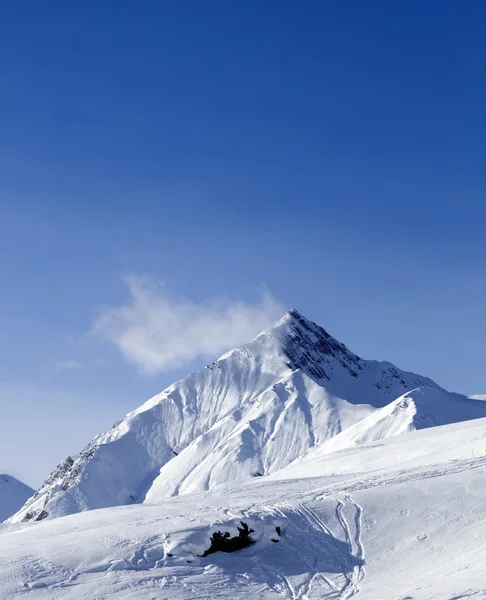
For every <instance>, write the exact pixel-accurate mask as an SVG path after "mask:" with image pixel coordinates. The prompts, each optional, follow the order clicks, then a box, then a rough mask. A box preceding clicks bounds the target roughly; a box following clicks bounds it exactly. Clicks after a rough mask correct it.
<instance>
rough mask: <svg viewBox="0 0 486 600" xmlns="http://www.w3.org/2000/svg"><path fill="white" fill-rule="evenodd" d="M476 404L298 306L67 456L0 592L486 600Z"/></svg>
mask: <svg viewBox="0 0 486 600" xmlns="http://www.w3.org/2000/svg"><path fill="white" fill-rule="evenodd" d="M485 492H486V403H485V402H484V401H483V400H482V399H481V396H476V397H474V398H473V397H470V398H467V397H465V396H462V395H460V394H455V393H450V392H448V391H446V390H444V389H442V388H441V387H440V386H438V385H437V384H436V383H434V382H433V381H432V380H430V379H428V378H426V377H422V376H420V375H416V374H413V373H407V372H404V371H401V370H400V369H398V368H396V367H394V366H393V365H392V364H390V363H386V362H376V361H370V360H364V359H362V358H359V357H358V356H356V355H355V354H353V353H352V352H351V351H350V350H348V349H347V348H346V347H345V346H344V345H343V344H341V343H340V342H338V341H337V340H336V339H334V338H333V337H331V336H330V335H329V334H328V333H327V332H326V331H325V330H324V329H322V328H321V327H319V326H317V325H316V324H314V323H312V322H310V321H308V320H307V319H305V318H304V317H303V316H302V315H300V314H299V313H298V312H297V311H290V312H289V313H287V314H286V315H285V316H284V317H283V318H282V319H281V320H280V321H279V322H278V323H277V324H276V325H275V326H274V327H272V328H270V329H268V330H265V331H263V332H262V333H261V334H260V335H259V336H258V337H257V338H256V339H255V340H253V341H252V342H250V343H248V344H246V345H244V346H241V347H239V348H236V349H234V350H232V351H230V352H228V353H227V354H225V355H224V356H222V357H221V358H220V359H219V360H217V361H215V362H214V363H213V364H211V365H209V366H208V367H206V368H205V369H203V370H201V371H199V372H197V373H194V374H192V375H189V376H188V377H186V378H185V379H182V380H181V381H179V382H177V383H175V384H173V385H171V386H170V387H169V388H167V389H166V390H165V391H163V392H162V393H161V394H159V395H157V396H155V397H154V398H152V399H151V400H149V401H148V402H146V403H145V404H143V405H142V406H141V407H140V408H139V409H137V410H135V411H133V412H132V413H130V414H129V415H127V416H126V417H125V419H123V420H122V421H121V422H119V423H118V424H116V425H115V426H114V427H113V429H112V430H111V431H109V432H108V433H106V434H103V435H100V436H98V437H97V438H95V439H94V440H93V441H92V442H91V443H89V444H88V445H87V446H86V447H85V448H84V449H83V450H82V451H81V452H80V453H79V454H78V455H76V456H71V457H67V458H66V460H65V461H64V462H63V463H62V464H61V465H59V466H58V467H57V468H56V469H55V470H54V471H53V472H52V473H51V475H50V476H49V477H48V479H47V480H46V482H45V483H44V485H43V486H42V487H41V488H40V489H39V490H38V491H37V492H36V493H35V494H33V495H32V497H31V498H29V499H28V500H27V501H26V502H25V504H24V505H23V506H22V507H21V508H19V507H18V506H16V507H15V508H14V509H13V510H12V512H14V511H15V509H19V510H17V512H15V513H14V514H11V515H9V516H10V518H9V519H8V521H7V522H6V523H4V524H3V525H2V526H0V598H2V599H5V600H13V599H17V598H29V597H33V598H39V599H49V600H50V599H52V598H56V599H57V598H87V599H92V600H95V599H98V600H99V599H104V598H106V599H111V598H119V599H122V598H123V599H127V600H128V599H133V600H139V599H140V600H141V599H143V600H154V599H157V600H161V599H171V600H179V599H199V598H201V599H208V600H209V599H213V598H214V599H216V598H234V599H238V598H249V597H252V598H261V599H267V598H268V599H272V598H288V599H302V600H305V599H307V600H311V599H314V598H315V599H317V598H329V599H335V600H337V599H346V598H351V597H355V596H358V597H359V598H362V599H363V600H365V599H368V600H433V599H437V600H439V599H440V600H452V599H454V600H458V599H459V598H478V599H479V598H482V599H483V600H484V599H486V505H485V503H484V497H485Z"/></svg>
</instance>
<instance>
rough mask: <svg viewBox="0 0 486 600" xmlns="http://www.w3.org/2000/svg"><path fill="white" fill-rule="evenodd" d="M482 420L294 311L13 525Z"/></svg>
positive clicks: (479, 406) (125, 431) (149, 415)
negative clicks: (313, 454) (365, 356)
mask: <svg viewBox="0 0 486 600" xmlns="http://www.w3.org/2000/svg"><path fill="white" fill-rule="evenodd" d="M484 416H486V403H485V402H482V401H481V400H477V399H475V400H473V399H468V398H466V397H464V396H461V395H459V394H452V393H449V392H447V391H445V390H443V389H442V388H440V387H439V386H438V385H437V384H435V383H434V382H433V381H431V380H430V379H428V378H426V377H422V376H420V375H415V374H413V373H406V372H404V371H401V370H400V369H398V368H396V367H394V366H393V365H392V364H390V363H386V362H376V361H370V360H363V359H361V358H359V357H358V356H356V355H355V354H353V353H352V352H351V351H349V350H348V349H347V348H346V347H345V346H344V345H343V344H341V343H340V342H338V341H337V340H336V339H334V338H333V337H331V336H330V335H329V334H328V333H327V332H326V331H325V330H324V329H322V328H321V327H319V326H317V325H316V324H314V323H312V322H310V321H308V320H307V319H305V318H304V317H303V316H302V315H300V314H299V313H298V312H297V311H290V312H289V313H287V314H286V315H285V316H284V317H283V318H282V319H281V320H280V321H279V322H278V323H277V324H276V325H275V326H274V327H273V328H271V329H268V330H266V331H264V332H262V333H261V334H260V335H259V336H258V337H257V338H256V339H255V340H253V341H252V342H250V343H249V344H246V345H244V346H241V347H239V348H236V349H234V350H232V351H231V352H228V353H227V354H225V355H224V356H222V357H221V358H220V359H219V360H217V361H216V362H214V363H213V364H212V365H209V366H208V367H207V368H205V369H203V370H201V371H199V372H197V373H193V374H192V375H189V376H188V377H186V378H185V379H182V380H181V381H179V382H177V383H175V384H173V385H171V386H170V387H169V388H167V389H166V390H165V391H164V392H162V393H161V394H159V395H157V396H155V397H154V398H152V399H151V400H149V401H148V402H146V403H145V404H144V405H142V406H141V407H140V408H139V409H137V410H135V411H134V412H132V413H130V414H129V415H127V417H126V418H125V419H123V421H121V422H120V423H119V424H118V425H116V426H115V427H114V428H113V429H112V430H111V431H110V432H108V433H106V434H104V435H101V436H99V437H97V438H96V439H95V440H93V442H91V443H90V444H88V446H86V448H85V449H84V450H83V451H82V452H81V453H80V454H79V455H77V456H74V457H69V458H68V459H66V461H65V462H64V463H63V464H61V465H60V466H59V467H58V468H57V469H56V470H55V471H53V473H52V474H51V475H50V476H49V478H48V479H47V481H46V482H45V484H44V485H43V487H42V488H41V489H40V490H39V491H38V492H37V493H36V494H35V495H34V496H33V497H32V498H31V499H30V500H29V501H28V502H27V503H26V504H25V506H24V507H23V508H22V509H21V510H20V511H19V512H18V513H17V514H16V515H15V516H14V517H13V518H12V519H11V522H14V523H15V522H24V521H30V520H36V521H39V520H44V519H51V518H55V517H59V516H63V515H68V514H73V513H77V512H81V511H86V510H91V509H96V508H103V507H110V506H117V505H126V504H135V503H143V502H159V501H162V500H164V499H166V498H168V497H171V496H177V495H182V494H190V493H194V492H200V491H205V490H210V489H212V488H214V487H215V486H218V485H221V484H228V483H231V482H236V481H243V480H245V479H250V478H252V477H261V476H267V475H271V474H273V473H276V472H277V471H279V470H281V469H283V468H284V467H286V466H287V465H290V464H291V463H294V462H295V461H296V460H298V459H299V458H301V457H302V456H310V455H311V454H310V453H311V452H316V453H318V454H319V456H321V455H324V454H327V453H331V452H335V451H337V450H344V449H349V448H352V447H354V446H356V445H360V444H367V443H370V442H373V441H376V440H380V439H384V438H387V437H390V436H393V435H397V434H400V433H403V432H406V431H411V430H415V429H422V428H426V427H432V426H437V425H444V424H448V423H454V422H458V421H464V420H469V419H476V418H480V417H484Z"/></svg>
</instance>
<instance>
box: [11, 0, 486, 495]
mask: <svg viewBox="0 0 486 600" xmlns="http://www.w3.org/2000/svg"><path fill="white" fill-rule="evenodd" d="M0 57H1V58H0V61H1V71H0V203H1V212H0V277H1V279H0V280H1V282H2V293H1V294H0V308H1V313H0V314H1V321H2V324H1V331H2V335H1V337H0V406H1V410H2V415H3V416H2V428H3V432H2V436H1V442H0V471H10V472H13V474H14V475H17V476H20V477H21V478H23V479H24V480H25V481H26V482H27V483H29V484H31V485H38V484H39V483H40V482H41V481H42V479H43V478H44V477H45V476H46V475H47V472H48V471H49V470H50V468H51V467H52V466H54V465H55V463H57V462H59V461H60V460H61V459H62V458H64V456H65V455H66V454H68V453H69V452H75V451H77V450H78V449H79V446H82V445H84V443H85V442H87V441H88V440H89V439H90V438H91V437H92V436H93V435H94V434H95V433H97V432H100V431H103V430H105V429H106V428H107V427H109V426H110V425H111V423H112V422H113V421H114V420H117V419H119V418H121V417H122V416H123V415H124V414H125V413H126V412H127V411H129V410H131V409H132V408H135V407H136V406H138V405H139V404H141V403H142V401H144V400H145V399H146V398H147V397H148V396H150V395H152V394H154V393H156V392H157V391H159V390H160V389H162V388H163V387H165V386H166V385H167V384H169V383H171V382H172V381H173V380H174V378H176V377H180V376H182V375H183V374H185V373H186V372H187V371H188V370H190V369H192V368H194V367H195V366H198V365H201V364H205V363H206V362H208V357H209V356H210V354H211V350H208V352H206V354H205V355H204V356H203V355H202V354H199V355H197V353H195V354H196V355H195V356H192V357H191V356H187V357H183V356H182V357H180V360H179V361H178V362H177V363H174V362H172V363H170V364H167V365H166V366H164V365H165V363H164V362H163V360H162V359H161V363H160V365H159V366H160V369H159V368H154V369H152V371H151V373H152V374H149V375H147V374H146V372H144V370H143V368H142V367H141V364H142V362H143V360H142V359H141V358H140V348H139V347H138V348H135V347H134V343H135V342H133V336H132V337H130V339H129V340H128V341H127V340H125V341H124V342H123V344H125V346H123V348H124V349H125V356H122V354H121V353H120V348H121V347H122V343H121V342H120V338H119V334H120V331H119V330H120V329H121V334H122V335H123V333H124V329H123V328H124V327H125V328H126V327H127V319H128V321H129V325H130V326H131V327H132V330H131V333H133V328H136V327H138V321H136V319H139V318H140V313H141V311H142V309H143V306H145V305H144V304H143V302H142V303H141V304H140V305H137V306H135V308H134V302H135V304H136V301H134V300H133V299H131V298H130V294H129V291H128V289H127V286H126V283H124V282H123V281H122V279H121V276H123V275H126V274H131V276H132V277H134V276H141V275H143V274H150V276H151V277H152V279H153V280H161V281H163V282H164V283H165V286H166V288H165V289H166V291H163V290H161V289H160V288H155V289H152V288H151V291H150V292H147V294H148V296H149V300H148V303H149V307H150V310H155V311H156V310H157V307H158V306H159V304H158V303H159V302H160V301H162V302H165V304H164V306H165V307H167V306H166V305H167V304H168V305H169V308H170V310H168V313H167V315H168V316H167V315H166V316H167V319H169V320H170V319H172V317H173V313H172V312H171V310H172V308H174V306H176V308H175V309H174V310H177V302H178V301H177V298H179V297H183V298H185V299H186V302H188V303H190V306H191V307H192V308H191V310H189V311H188V313H191V314H192V316H191V317H190V319H192V320H193V321H194V320H196V321H197V319H198V316H197V315H198V314H199V313H197V310H198V307H200V306H201V303H203V306H206V304H204V303H207V301H208V300H211V299H213V298H215V297H225V298H227V299H228V300H227V302H228V303H229V305H230V306H232V307H234V303H236V302H239V303H240V304H241V305H243V306H245V305H247V304H248V305H249V306H250V307H251V306H253V307H254V309H255V311H256V312H257V313H258V314H259V316H260V317H261V316H262V315H261V313H262V311H263V313H264V314H266V313H265V310H264V309H263V308H262V309H261V310H260V309H258V302H259V298H260V294H261V289H262V287H264V288H266V289H267V290H268V292H269V293H270V294H271V296H272V297H273V298H274V299H275V301H276V302H278V303H279V304H280V305H281V306H282V310H283V309H284V308H290V307H292V306H295V307H296V308H298V309H299V310H300V311H301V312H302V313H304V314H305V315H306V316H308V317H309V318H311V319H313V320H315V321H317V322H319V323H320V324H322V325H323V326H324V327H326V328H327V329H328V330H329V331H330V332H331V333H332V334H334V335H335V336H336V337H338V338H339V339H340V340H341V341H343V342H344V343H346V344H347V345H348V346H349V347H350V348H351V349H352V350H354V351H355V352H357V353H358V354H360V355H362V356H364V357H369V358H377V359H386V360H390V361H392V362H394V363H395V364H397V365H398V366H400V367H402V368H404V369H410V370H414V371H417V372H421V373H423V374H426V375H429V376H431V377H433V378H434V379H435V380H436V381H438V382H439V383H440V384H442V385H443V386H444V387H447V388H448V389H452V390H455V391H461V392H465V393H486V370H485V368H484V366H485V363H486V343H485V333H484V332H485V326H486V310H485V309H484V305H485V298H486V266H485V265H486V168H485V157H486V118H485V117H486V74H485V65H486V4H485V3H484V2H483V1H482V0H476V1H473V0H464V1H463V2H457V1H455V0H454V1H448V0H443V1H442V2H423V1H420V2H419V1H414V0H412V1H410V0H409V1H407V2H405V1H402V2H385V1H383V2H381V1H373V0H371V1H370V2H362V1H358V0H351V1H350V2H320V1H306V2H287V1H280V2H277V1H273V2H270V1H263V2H253V1H249V0H247V1H244V2H243V1H238V2H237V1H232V0H229V1H227V0H225V1H220V2H216V1H212V0H208V1H207V2H196V1H191V2H190V1H183V2H177V3H174V2H172V3H169V2H160V1H155V0H153V1H150V0H147V1H145V2H135V1H124V0H118V1H116V2H115V1H113V2H111V1H108V0H105V1H104V2H94V1H92V0H85V1H84V2H77V3H73V2H65V1H62V2H61V1H57V0H50V1H49V2H38V1H33V0H19V1H18V2H10V3H4V5H3V6H2V9H1V14H0ZM147 285H148V284H147ZM149 287H150V286H149ZM132 291H133V290H132ZM135 293H136V290H135ZM164 294H168V296H169V300H167V298H166V297H165V296H164ZM161 296H162V300H160V297H161ZM123 305H125V306H127V307H128V309H127V310H129V311H131V312H130V313H129V316H128V317H127V316H126V314H125V313H123V311H121V312H120V307H121V306H123ZM255 306H256V308H255ZM100 307H105V308H104V309H101V311H102V313H101V314H104V315H105V316H106V314H108V315H111V317H110V318H112V319H115V321H116V322H115V324H113V323H111V326H109V327H108V329H109V331H106V327H105V329H104V333H103V335H99V331H98V330H97V328H96V325H95V324H96V323H97V322H98V321H97V319H98V316H99V314H100ZM171 307H172V308H171ZM193 309H194V310H193ZM214 310H215V314H216V315H217V314H218V309H217V307H216V308H215V309H214ZM259 310H260V312H258V311H259ZM110 311H111V312H110ZM113 311H115V316H113ZM117 311H118V312H117ZM191 311H192V312H191ZM273 312H275V311H273V309H272V310H270V311H269V313H272V314H273ZM277 312H278V311H277ZM164 314H165V313H164ZM184 314H186V313H184ZM194 314H196V316H194ZM120 315H121V316H120ZM134 315H135V316H134ZM164 318H165V317H164ZM117 319H118V321H117ZM130 319H131V320H130ZM181 319H182V321H183V320H184V317H181ZM120 320H121V322H120ZM142 320H143V317H142ZM257 321H258V320H255V323H256V322H257ZM258 322H259V321H258ZM164 323H165V322H163V323H162V324H160V323H159V330H158V332H157V335H159V336H160V327H162V329H163V327H164V326H165V325H164ZM145 325H146V324H145ZM110 327H111V329H110ZM113 327H114V328H115V329H116V332H115V333H114V332H113V331H112V329H113ZM178 327H179V329H177V328H176V329H175V330H174V329H170V328H169V329H170V332H171V334H170V335H173V336H175V337H176V338H177V337H178V336H177V335H176V334H177V332H181V333H182V335H183V336H185V337H183V339H188V340H190V339H191V337H190V335H192V334H190V333H189V334H187V335H186V333H187V332H186V331H185V330H184V331H182V330H183V329H184V323H183V322H181V323H179V325H178ZM180 328H182V330H181V329H180ZM94 330H96V331H94ZM174 332H175V333H174ZM117 335H118V337H117ZM148 335H149V336H150V335H151V333H150V330H149V333H148ZM168 335H169V334H168ZM168 339H169V341H170V345H172V338H170V336H169V337H168ZM110 340H111V341H110ZM210 341H211V340H210ZM188 343H189V342H188ZM130 344H131V346H130ZM128 346H130V348H129V350H128V354H127V347H128ZM210 347H212V346H211V345H210ZM216 347H218V348H219V346H217V344H216V342H215V345H214V348H216ZM137 352H138V353H139V354H138V355H137V354H136V353H137ZM215 352H216V350H215ZM130 353H131V354H130ZM217 353H219V350H218V351H217V352H216V354H217ZM135 355H137V356H138V358H135V359H134V356H135ZM164 360H165V359H164Z"/></svg>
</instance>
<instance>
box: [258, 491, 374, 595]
mask: <svg viewBox="0 0 486 600" xmlns="http://www.w3.org/2000/svg"><path fill="white" fill-rule="evenodd" d="M345 502H346V503H347V506H348V507H350V508H351V509H352V510H353V520H352V521H350V520H348V519H349V517H348V518H346V516H345V514H344V510H343V509H344V503H343V502H342V501H341V500H339V499H337V500H336V516H337V520H338V523H339V525H340V527H341V529H342V533H343V535H344V539H345V546H346V550H345V551H343V550H341V549H340V548H339V546H338V542H337V538H336V536H335V535H334V534H333V532H332V531H331V530H330V528H329V527H328V526H327V525H326V523H325V522H324V521H323V520H322V519H321V517H320V516H319V515H318V514H317V513H316V512H315V511H314V510H313V509H312V508H311V507H310V506H309V504H308V503H307V502H303V503H299V504H291V503H287V502H283V503H281V504H278V505H277V506H275V507H272V508H269V509H267V510H268V512H269V513H271V514H272V515H274V516H278V517H281V518H284V519H285V520H286V521H287V532H286V535H285V538H286V539H287V543H288V544H292V545H294V542H296V545H297V544H298V547H299V555H296V557H295V558H296V559H298V560H299V561H300V562H301V563H302V564H303V566H304V567H305V568H306V570H307V571H308V575H307V576H306V577H305V580H304V582H302V583H300V585H298V586H295V585H292V584H291V583H290V581H289V580H288V578H286V577H285V576H283V575H282V574H281V573H277V572H276V571H275V570H273V569H271V568H269V567H268V566H265V567H261V569H262V570H263V571H266V572H267V574H268V575H270V578H269V579H268V578H267V585H269V587H270V588H271V589H272V590H273V591H277V590H281V591H282V595H283V596H284V597H285V598H289V599H290V600H314V599H318V598H328V599H333V600H347V599H348V598H351V597H352V596H355V595H356V594H358V592H359V582H360V581H362V580H363V578H364V576H365V570H364V566H363V563H364V547H363V542H362V539H361V532H362V527H361V523H362V508H361V506H359V504H357V503H356V502H355V501H354V500H353V499H352V498H351V496H349V495H346V496H345ZM301 519H304V520H305V521H306V522H307V524H308V526H310V528H311V530H313V531H315V532H316V533H318V534H319V538H318V541H317V542H313V540H312V536H308V535H305V534H299V533H297V531H298V529H299V522H298V521H299V520H301ZM353 530H354V531H353ZM302 545H304V546H302ZM302 547H306V548H308V549H310V551H311V560H310V561H309V560H306V559H305V558H304V557H303V556H302V553H301V548H302ZM354 552H355V556H354V557H353V553H354ZM323 553H327V554H328V555H329V556H330V557H331V559H333V560H334V561H335V562H336V563H338V564H339V566H340V568H341V570H342V572H341V573H340V574H336V576H335V580H333V579H332V578H331V574H330V573H325V572H323V571H322V570H320V569H319V558H320V557H321V556H322V554H323ZM356 562H357V564H355V563H356ZM341 578H342V579H343V580H344V581H343V582H342V583H341V582H340V581H338V579H341ZM321 582H322V583H323V584H325V588H324V590H323V589H322V586H321V585H319V589H316V588H317V584H320V583H321Z"/></svg>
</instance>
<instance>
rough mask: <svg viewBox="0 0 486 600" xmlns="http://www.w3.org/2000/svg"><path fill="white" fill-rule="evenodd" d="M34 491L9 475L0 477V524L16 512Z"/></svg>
mask: <svg viewBox="0 0 486 600" xmlns="http://www.w3.org/2000/svg"><path fill="white" fill-rule="evenodd" d="M33 493H34V490H33V489H32V488H30V487H29V486H28V485H25V484H24V483H22V482H21V481H19V480H18V479H15V477H12V476H11V475H5V474H1V475H0V522H1V521H5V519H8V518H9V517H11V516H12V515H13V514H14V513H15V512H17V511H18V510H19V509H20V508H21V507H22V506H23V505H24V504H25V502H26V501H27V500H28V499H29V498H30V497H31V496H32V494H33Z"/></svg>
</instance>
